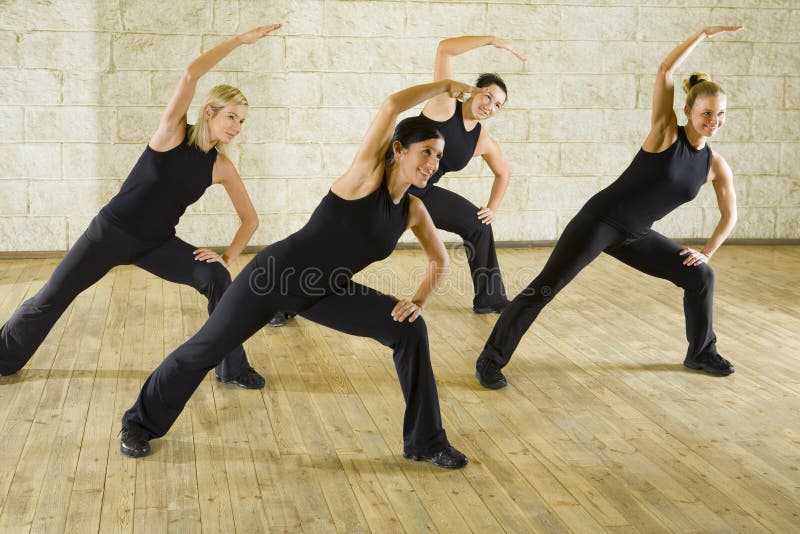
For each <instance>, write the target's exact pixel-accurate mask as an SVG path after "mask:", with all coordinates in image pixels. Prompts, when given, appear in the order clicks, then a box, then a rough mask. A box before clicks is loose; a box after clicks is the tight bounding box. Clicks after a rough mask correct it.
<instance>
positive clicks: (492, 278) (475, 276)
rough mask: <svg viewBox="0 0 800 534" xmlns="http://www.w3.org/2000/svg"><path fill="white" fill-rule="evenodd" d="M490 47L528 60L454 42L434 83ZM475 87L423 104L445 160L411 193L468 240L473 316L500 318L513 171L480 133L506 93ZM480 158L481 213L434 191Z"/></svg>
mask: <svg viewBox="0 0 800 534" xmlns="http://www.w3.org/2000/svg"><path fill="white" fill-rule="evenodd" d="M489 45H491V46H494V47H497V48H502V49H505V50H508V51H509V52H511V53H512V54H514V55H515V56H517V57H518V58H519V59H523V60H524V58H523V57H522V56H521V55H520V54H519V53H518V52H517V51H516V50H514V48H512V47H511V45H510V44H509V43H508V42H507V41H505V40H503V39H499V38H497V37H493V36H491V35H487V36H463V37H453V38H450V39H445V40H443V41H441V42H440V43H439V46H438V48H437V50H436V60H435V63H434V69H433V80H434V82H438V81H442V80H449V79H452V78H453V58H454V57H455V56H458V55H461V54H463V53H465V52H468V51H470V50H472V49H474V48H479V47H481V46H489ZM475 85H476V87H480V88H482V89H484V91H482V92H480V93H474V94H472V95H471V97H470V98H468V99H467V100H466V101H464V102H463V103H462V102H461V101H459V100H458V99H456V98H453V97H452V96H451V95H449V94H441V95H438V96H436V97H434V98H431V99H430V100H429V101H428V102H427V103H426V104H425V107H424V108H423V110H422V116H424V117H427V118H429V119H431V120H432V121H434V122H435V123H436V125H437V127H438V129H439V130H440V131H441V132H442V135H443V136H444V140H445V144H444V147H445V148H444V155H443V156H442V160H441V161H440V162H439V169H438V171H436V173H435V174H434V175H433V176H431V179H430V180H428V182H427V184H426V185H425V186H424V187H416V186H414V185H412V186H411V189H410V191H409V192H410V193H411V194H412V195H414V196H416V197H418V198H419V199H420V200H422V202H423V204H425V208H426V209H427V210H428V213H429V214H430V216H431V218H432V219H433V224H434V225H435V226H436V228H441V229H442V230H446V231H448V232H453V233H455V234H458V235H459V236H460V237H461V238H462V239H463V240H464V247H465V248H466V251H467V258H468V260H469V267H470V272H471V275H472V286H473V289H474V291H475V296H474V298H473V300H472V309H473V311H475V313H500V312H501V311H503V309H504V308H505V307H506V305H507V304H508V299H507V298H506V290H505V287H504V286H503V279H502V277H501V275H500V265H499V263H498V262H497V253H496V252H495V248H494V234H493V233H492V226H491V224H492V223H493V222H494V220H495V211H497V209H498V208H499V207H500V203H501V202H502V201H503V196H505V194H506V189H507V188H508V182H509V170H508V162H507V161H506V158H505V156H504V155H503V151H502V150H500V145H499V144H498V143H497V142H496V141H495V140H494V139H493V138H492V136H490V135H489V132H488V131H487V130H486V129H485V128H482V126H481V123H480V121H481V120H485V119H489V118H491V117H493V116H494V115H495V114H496V113H497V112H498V111H500V109H502V107H503V105H504V104H505V102H506V98H507V94H508V90H507V89H506V84H505V82H503V80H502V79H501V78H500V77H499V76H497V75H496V74H482V75H480V76H479V77H478V80H477V81H476V83H475ZM476 156H481V157H483V159H484V161H486V164H487V165H489V168H490V169H491V170H492V172H493V173H494V185H493V186H492V192H491V194H490V195H489V201H488V202H487V203H486V206H484V207H480V208H479V207H478V206H475V205H474V204H473V203H472V202H470V201H469V200H467V199H466V198H464V197H462V196H461V195H459V194H457V193H453V192H452V191H449V190H447V189H444V188H443V187H439V186H437V185H435V184H436V182H438V181H439V179H440V178H441V177H442V176H443V175H444V174H445V173H447V172H456V171H460V170H461V169H463V168H464V167H466V165H467V163H469V161H470V159H472V158H473V157H476ZM294 315H295V314H293V313H291V312H282V311H281V312H278V313H276V314H275V316H274V317H273V318H272V320H271V321H270V322H269V325H270V326H283V325H284V324H286V321H287V320H289V319H291V318H292V317H294Z"/></svg>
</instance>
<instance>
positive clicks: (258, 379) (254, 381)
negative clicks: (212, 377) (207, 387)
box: [217, 367, 267, 389]
mask: <svg viewBox="0 0 800 534" xmlns="http://www.w3.org/2000/svg"><path fill="white" fill-rule="evenodd" d="M217 382H222V383H223V384H233V385H235V386H239V387H240V388H245V389H261V388H263V387H264V386H265V385H266V384H267V381H266V380H264V377H263V376H261V375H260V374H258V371H256V370H255V369H253V368H252V367H248V368H247V371H245V372H244V373H242V374H240V375H239V376H237V377H236V378H222V377H221V376H219V375H217Z"/></svg>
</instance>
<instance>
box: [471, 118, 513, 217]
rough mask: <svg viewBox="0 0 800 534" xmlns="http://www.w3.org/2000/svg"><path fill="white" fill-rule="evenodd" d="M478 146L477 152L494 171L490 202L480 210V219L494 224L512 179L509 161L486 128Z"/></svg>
mask: <svg viewBox="0 0 800 534" xmlns="http://www.w3.org/2000/svg"><path fill="white" fill-rule="evenodd" d="M476 148H477V150H476V152H478V153H479V154H480V155H481V156H482V157H483V160H484V161H485V162H486V164H487V165H489V169H491V171H492V173H494V183H493V184H492V192H491V194H490V195H489V202H488V203H487V204H486V207H484V208H481V209H480V210H479V211H478V219H480V220H481V222H482V223H484V224H492V223H493V222H494V220H495V212H496V211H497V210H498V209H500V203H501V202H502V201H503V197H505V195H506V190H507V189H508V184H509V183H510V181H511V178H510V171H509V167H508V161H507V160H506V157H505V156H504V155H503V151H502V150H501V149H500V144H499V143H498V142H497V141H495V140H494V139H492V137H491V136H490V135H489V134H488V132H486V130H481V138H480V139H479V140H478V146H477V147H476Z"/></svg>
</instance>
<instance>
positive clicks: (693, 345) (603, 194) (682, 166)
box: [475, 26, 741, 389]
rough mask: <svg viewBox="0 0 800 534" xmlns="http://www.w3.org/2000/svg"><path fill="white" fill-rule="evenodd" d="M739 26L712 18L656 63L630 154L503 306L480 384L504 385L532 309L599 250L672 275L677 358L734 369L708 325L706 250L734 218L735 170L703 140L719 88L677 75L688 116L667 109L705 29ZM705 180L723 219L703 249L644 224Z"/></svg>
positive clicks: (723, 371)
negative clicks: (638, 139)
mask: <svg viewBox="0 0 800 534" xmlns="http://www.w3.org/2000/svg"><path fill="white" fill-rule="evenodd" d="M740 29H741V26H712V27H709V28H704V29H702V30H700V31H699V32H697V33H695V34H694V35H692V36H691V37H689V39H687V40H686V41H684V42H683V43H681V44H679V45H678V46H677V47H675V49H673V50H672V51H671V52H670V53H669V54H668V55H667V57H666V58H665V59H664V61H663V62H662V63H661V65H660V66H659V68H658V74H657V75H656V84H655V89H654V91H653V111H652V115H651V125H650V133H649V134H648V136H647V139H645V141H644V144H643V145H642V148H641V150H640V151H639V153H638V154H637V155H636V157H635V158H634V160H633V162H632V163H631V164H630V166H628V168H627V169H626V170H625V172H623V174H622V176H620V177H619V178H618V179H617V180H616V181H615V182H614V183H612V184H611V185H610V186H608V187H607V188H605V189H604V190H602V191H600V192H599V193H597V194H596V195H595V196H593V197H592V198H591V199H589V201H588V202H587V203H586V204H585V205H584V206H583V208H581V210H580V211H579V212H578V214H577V215H576V216H575V217H574V218H573V219H572V220H571V221H570V222H569V224H568V225H567V227H566V228H565V229H564V233H563V234H562V235H561V237H560V238H559V240H558V243H556V246H555V249H554V250H553V253H552V254H551V255H550V258H549V259H548V260H547V263H546V264H545V266H544V268H543V269H542V272H541V273H539V275H538V276H537V277H536V278H534V280H533V281H532V282H531V283H530V284H529V285H528V287H527V288H525V289H524V290H523V291H522V293H520V294H519V295H517V297H516V298H514V300H513V301H512V302H511V304H510V305H509V306H508V308H506V310H505V311H504V312H503V313H502V314H501V315H500V318H499V319H498V320H497V324H495V326H494V330H492V334H491V336H490V337H489V339H488V341H487V342H486V345H485V346H484V349H483V352H482V353H481V354H480V356H479V357H478V360H477V362H476V364H475V367H476V376H477V378H478V380H479V382H480V383H481V385H483V386H484V387H487V388H490V389H499V388H502V387H505V386H506V378H505V376H503V373H502V372H501V371H500V369H501V368H503V367H504V366H505V365H507V364H508V362H509V360H510V359H511V355H512V353H513V352H514V350H515V349H516V348H517V345H518V344H519V342H520V340H521V339H522V336H523V335H524V334H525V332H527V331H528V329H529V328H530V327H531V325H532V324H533V321H534V320H536V317H537V316H538V315H539V312H541V311H542V309H543V308H544V307H545V306H546V305H547V304H548V303H549V302H550V301H552V300H553V298H554V297H555V296H556V294H557V293H558V292H559V291H561V289H562V288H564V286H566V285H567V284H568V283H569V282H570V281H571V280H572V279H573V278H574V277H575V276H576V275H577V274H578V273H579V272H580V271H581V269H583V268H584V267H585V266H586V265H588V264H589V263H590V262H591V261H592V260H594V259H595V258H596V257H597V256H598V255H599V254H600V253H601V252H605V253H606V254H608V255H610V256H613V257H614V258H616V259H618V260H620V261H621V262H623V263H626V264H628V265H630V266H631V267H633V268H634V269H638V270H639V271H642V272H644V273H647V274H649V275H651V276H655V277H658V278H664V279H666V280H669V281H670V282H672V283H673V284H675V285H676V286H678V287H680V288H682V289H683V290H684V293H683V309H684V315H685V317H686V338H687V340H688V341H689V348H688V350H687V352H686V357H685V359H684V362H683V364H684V365H685V366H686V367H688V368H690V369H696V370H699V371H704V372H706V373H710V374H714V375H723V376H724V375H729V374H731V373H733V371H734V368H733V365H731V363H730V362H729V361H728V360H726V359H725V358H723V357H722V356H720V355H719V353H718V352H717V347H716V341H717V338H716V335H714V330H713V328H712V325H711V315H712V313H711V312H712V306H713V298H714V273H713V271H712V270H711V268H710V267H709V266H708V260H709V259H710V258H711V255H712V254H714V252H715V251H716V250H717V249H718V248H719V247H720V246H721V245H722V243H723V241H725V239H726V238H727V237H728V234H730V232H731V230H733V227H734V225H735V224H736V194H735V192H734V189H733V173H732V172H731V169H730V167H729V166H728V164H727V163H726V162H725V160H724V159H723V157H722V156H721V155H720V154H719V153H717V152H712V151H711V148H710V147H709V146H708V139H709V138H711V137H712V136H713V135H714V134H715V133H716V132H717V131H718V130H719V129H720V128H721V127H722V125H723V124H724V123H725V110H726V106H727V98H726V96H725V91H723V90H722V88H721V87H720V86H719V85H717V84H716V83H714V82H712V81H710V79H709V77H708V76H707V75H704V74H699V73H695V74H693V75H692V76H690V77H689V79H688V80H687V81H686V82H685V83H684V90H686V91H687V95H686V105H685V106H684V113H685V114H686V119H687V122H686V124H685V125H684V126H679V125H678V118H677V116H676V115H675V112H674V110H673V107H672V106H673V100H674V91H675V83H674V82H673V80H672V75H673V73H674V72H675V69H677V68H678V67H679V66H680V64H681V63H683V61H684V59H686V57H687V56H688V55H689V54H690V53H691V52H692V50H694V48H695V47H696V46H697V45H698V44H700V43H701V42H702V41H703V40H705V39H706V38H709V37H712V36H714V35H716V34H718V33H721V32H729V31H738V30H740ZM707 183H711V184H712V185H713V187H714V191H715V192H716V194H717V204H718V205H719V210H720V220H719V223H718V224H717V227H716V229H715V230H714V233H713V235H712V236H711V238H710V239H709V240H708V241H707V242H706V244H705V246H704V247H703V248H702V250H699V251H698V250H693V249H691V248H688V247H683V246H681V245H679V244H678V243H676V242H674V241H672V240H671V239H668V238H666V237H664V236H663V235H661V234H659V233H658V232H656V231H654V230H653V229H652V228H651V225H652V224H653V223H654V222H655V221H657V220H658V219H660V218H662V217H663V216H665V215H666V214H668V213H670V212H671V211H672V210H674V209H675V208H677V207H678V206H680V205H681V204H683V203H685V202H688V201H690V200H692V199H693V198H694V197H695V196H697V193H698V192H699V191H700V188H701V187H702V186H703V185H704V184H707Z"/></svg>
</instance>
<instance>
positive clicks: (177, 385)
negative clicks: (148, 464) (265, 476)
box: [122, 248, 447, 454]
mask: <svg viewBox="0 0 800 534" xmlns="http://www.w3.org/2000/svg"><path fill="white" fill-rule="evenodd" d="M270 255H271V252H270V250H269V248H267V249H264V250H262V251H261V252H260V253H259V254H258V255H256V257H255V258H253V260H252V261H250V263H249V264H248V265H247V266H246V267H245V268H244V269H243V270H242V272H241V273H240V274H239V276H237V277H236V279H235V280H234V281H233V284H232V285H231V287H230V288H229V289H228V290H227V291H226V292H225V295H224V296H223V297H222V300H220V302H219V305H218V306H217V308H216V310H214V313H212V314H211V317H210V318H209V319H208V321H206V323H205V324H204V325H203V326H202V328H200V330H199V331H198V332H197V333H196V334H195V335H194V336H192V337H191V338H190V339H189V340H188V341H187V342H186V343H184V344H183V345H181V346H180V347H178V348H177V349H175V351H173V352H172V354H170V355H169V356H168V357H167V358H166V359H165V360H164V361H163V362H162V363H161V365H159V366H158V367H157V368H156V369H155V371H153V373H152V374H151V375H150V377H148V379H147V381H146V382H145V383H144V386H143V387H142V390H141V392H140V394H139V398H138V399H137V400H136V403H135V404H134V405H133V406H132V407H131V408H130V409H129V410H128V411H127V412H125V415H124V416H123V418H122V422H123V424H127V423H130V422H134V423H137V424H138V425H140V426H141V427H142V428H144V429H145V430H146V431H147V432H148V434H149V435H150V437H151V438H155V437H160V436H163V435H164V434H166V433H167V431H168V430H169V429H170V427H171V426H172V424H173V423H174V422H175V419H177V417H178V415H180V413H181V411H182V410H183V407H184V406H185V405H186V403H187V402H188V400H189V398H190V397H191V396H192V393H194V391H195V389H197V387H198V386H199V385H200V383H201V381H202V380H203V377H204V376H205V375H206V372H207V371H208V370H209V369H211V368H212V367H213V366H214V365H216V364H217V363H218V362H219V360H220V356H219V355H220V354H223V353H225V352H226V351H228V350H230V348H231V347H235V346H237V345H239V344H241V343H243V342H244V341H245V340H246V339H247V338H249V337H250V336H252V335H253V334H254V333H256V332H257V331H258V330H259V329H260V328H261V327H263V326H264V325H265V324H267V323H268V322H269V320H270V319H271V318H272V316H273V315H274V314H275V312H277V311H285V312H293V313H301V312H302V315H303V316H304V317H306V318H308V319H311V320H313V321H315V322H318V323H320V324H323V325H325V326H328V327H330V328H333V329H336V330H339V331H342V332H346V333H348V334H352V335H356V336H363V337H371V338H373V339H375V340H377V341H379V342H380V343H382V344H383V345H386V346H387V347H390V348H392V349H393V350H394V364H395V368H396V369H397V375H398V377H399V379H400V387H401V388H402V391H403V396H404V397H405V401H406V410H405V417H404V421H403V440H404V450H405V452H407V453H410V454H427V453H430V452H435V451H437V450H439V449H441V448H442V446H444V445H445V444H447V437H446V435H445V431H444V429H443V428H442V420H441V416H440V414H439V397H438V394H437V391H436V382H435V380H434V376H433V369H432V367H431V361H430V353H429V349H428V333H427V328H426V326H425V322H424V321H423V320H422V318H421V317H420V318H418V319H417V320H416V321H414V322H413V323H409V322H407V321H406V322H402V323H399V322H395V321H394V320H393V319H392V317H391V311H392V308H394V305H395V303H396V301H395V300H394V299H393V298H392V297H389V296H387V295H382V294H380V293H378V292H377V291H375V290H374V289H371V288H368V287H366V286H362V285H360V284H357V283H355V282H350V284H349V286H348V287H346V288H345V289H344V290H343V291H342V292H341V293H337V294H332V295H327V296H322V297H320V296H297V295H292V294H288V293H287V292H285V291H281V290H279V289H276V288H270V289H269V290H264V291H262V290H261V288H263V287H266V286H267V285H269V284H268V283H264V281H262V280H260V277H263V276H264V273H265V271H269V267H268V266H269V265H271V264H272V263H271V262H270V260H271V257H270Z"/></svg>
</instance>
